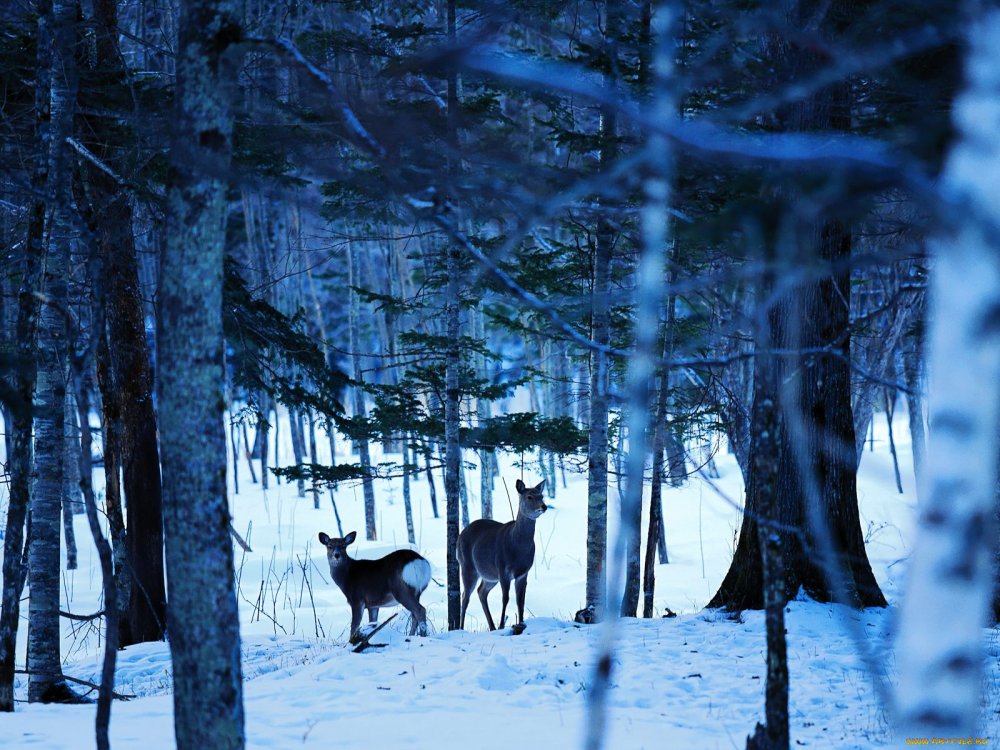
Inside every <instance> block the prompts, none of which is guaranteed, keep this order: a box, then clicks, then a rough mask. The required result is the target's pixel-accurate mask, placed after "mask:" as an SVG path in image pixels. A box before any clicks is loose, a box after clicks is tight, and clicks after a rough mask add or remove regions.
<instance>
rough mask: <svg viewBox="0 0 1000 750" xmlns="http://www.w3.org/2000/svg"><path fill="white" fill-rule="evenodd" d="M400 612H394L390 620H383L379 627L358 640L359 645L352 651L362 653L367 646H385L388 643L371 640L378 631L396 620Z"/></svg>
mask: <svg viewBox="0 0 1000 750" xmlns="http://www.w3.org/2000/svg"><path fill="white" fill-rule="evenodd" d="M398 614H399V612H397V613H396V614H394V615H393V616H392V617H390V618H389V619H388V620H386V621H385V622H383V623H382V624H381V625H379V626H378V627H377V628H375V629H374V630H373V631H372V632H370V633H369V634H368V635H366V636H365V637H364V638H362V639H361V640H360V641H358V643H357V645H356V646H355V647H354V648H353V649H351V651H352V652H353V653H355V654H360V653H361V652H362V651H364V650H365V649H366V648H382V647H383V646H385V645H386V644H384V643H372V642H371V640H372V637H373V636H374V635H375V634H376V633H377V632H378V631H380V630H381V629H382V628H384V627H385V626H386V625H388V624H389V623H390V622H392V621H393V620H395V619H396V616H397V615H398Z"/></svg>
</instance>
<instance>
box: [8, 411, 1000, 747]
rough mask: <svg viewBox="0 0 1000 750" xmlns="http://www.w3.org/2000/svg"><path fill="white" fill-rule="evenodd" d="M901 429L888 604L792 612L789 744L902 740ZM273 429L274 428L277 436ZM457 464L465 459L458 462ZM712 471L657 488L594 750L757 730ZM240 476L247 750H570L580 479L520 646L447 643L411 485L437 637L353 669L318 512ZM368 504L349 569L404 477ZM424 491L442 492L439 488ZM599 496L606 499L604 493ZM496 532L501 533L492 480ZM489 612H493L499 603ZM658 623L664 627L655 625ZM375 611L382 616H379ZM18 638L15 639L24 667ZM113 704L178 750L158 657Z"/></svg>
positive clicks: (393, 509) (88, 649) (581, 552)
mask: <svg viewBox="0 0 1000 750" xmlns="http://www.w3.org/2000/svg"><path fill="white" fill-rule="evenodd" d="M905 419H906V418H905V414H901V415H900V416H899V418H898V419H897V422H896V424H895V429H894V433H895V438H896V444H897V448H898V451H899V458H900V471H901V474H902V480H903V487H904V492H903V493H902V494H900V493H899V492H898V491H897V490H896V487H895V480H894V478H893V468H892V459H891V457H890V454H889V450H888V441H887V439H886V437H887V436H886V429H885V424H884V417H882V418H881V420H882V424H881V425H879V426H878V427H877V428H876V432H875V439H874V452H867V451H866V453H865V457H864V460H863V462H862V467H861V473H860V477H859V497H860V507H861V517H862V524H863V526H864V530H865V538H866V542H867V548H868V554H869V556H870V558H871V561H872V565H873V568H874V570H875V573H876V576H877V577H878V580H879V582H880V583H881V585H882V587H883V590H884V592H885V594H886V596H887V598H888V599H889V601H890V607H889V608H888V609H887V610H877V609H870V610H865V611H861V612H858V611H854V610H851V609H849V608H845V607H841V606H837V605H825V604H819V603H816V602H812V601H808V600H804V599H803V600H799V601H795V602H792V603H790V605H789V607H788V614H787V632H788V651H789V669H790V681H791V700H790V719H791V737H792V743H793V746H795V747H815V748H872V747H902V746H904V744H905V741H904V739H902V738H894V737H893V736H892V734H891V731H890V728H889V722H888V717H887V712H886V710H885V709H884V707H883V705H882V703H881V702H880V700H879V698H878V696H877V689H876V684H875V679H874V677H873V676H872V675H871V673H870V672H869V671H868V670H867V669H866V668H865V666H864V664H865V660H864V659H863V658H862V656H861V655H860V654H861V653H863V652H865V651H867V652H868V653H870V654H873V655H874V658H875V659H876V660H877V661H878V662H879V663H880V664H881V665H883V668H884V670H885V671H886V673H887V675H888V678H889V682H890V683H891V682H892V681H893V680H894V679H895V674H896V663H895V657H894V654H893V651H892V643H891V634H892V625H893V617H894V613H895V607H894V605H895V604H896V603H897V602H898V601H899V598H900V596H901V591H902V584H903V581H902V575H903V572H904V569H905V567H906V558H907V555H908V551H909V545H910V542H911V539H912V531H913V517H914V508H915V492H914V486H913V485H914V482H913V479H912V469H911V463H910V450H909V436H908V431H907V428H906V421H905ZM284 427H285V428H284V429H282V431H281V432H282V435H283V436H287V434H288V430H287V425H286V426H284ZM342 447H343V448H344V449H345V450H346V446H342ZM281 457H282V460H283V462H284V463H287V462H288V461H289V460H290V449H289V448H288V447H287V446H285V445H284V444H283V445H282V447H281ZM321 458H323V457H322V456H321ZM519 458H520V457H518V456H514V457H506V458H505V457H501V468H502V469H503V476H504V477H505V478H506V482H507V485H508V486H510V487H511V491H512V492H513V484H514V480H515V479H516V478H517V477H519V476H522V473H521V472H522V469H521V467H520V466H519V465H517V462H516V460H515V459H519ZM468 459H469V460H470V462H472V463H476V461H475V457H474V456H473V455H472V454H471V453H470V454H469V456H468ZM716 464H717V465H718V468H719V471H720V475H721V476H720V477H719V478H718V479H715V480H711V481H709V480H706V479H704V478H699V477H695V478H693V479H692V480H690V481H689V482H688V483H686V484H685V486H683V487H681V488H676V489H672V488H665V490H664V513H665V519H666V529H667V545H668V550H669V557H670V563H669V564H668V565H658V566H657V569H656V596H655V603H656V607H657V613H656V617H655V618H654V619H650V620H634V619H627V620H624V621H622V622H621V623H620V625H619V627H618V629H617V636H616V641H615V643H616V648H615V659H614V668H613V672H612V683H613V689H612V691H611V692H610V696H609V706H610V713H609V724H608V733H609V734H608V743H607V745H606V746H607V747H608V748H614V750H626V749H630V748H636V749H638V748H654V747H655V748H662V747H684V748H705V749H706V750H710V749H712V748H742V747H744V746H745V743H746V735H747V734H748V733H750V732H752V730H753V727H754V724H755V723H756V722H757V721H760V720H761V719H762V716H763V703H764V679H765V645H764V636H763V616H762V614H761V613H759V612H745V613H743V614H742V616H741V617H740V618H738V619H735V620H734V619H732V618H729V617H727V616H726V615H724V614H723V613H720V612H715V611H704V610H702V607H704V604H705V603H706V602H707V601H708V599H709V597H710V596H711V595H712V594H713V593H714V591H715V588H716V586H717V585H718V584H719V582H720V581H721V579H722V576H723V575H724V573H725V571H726V568H727V566H728V565H729V560H730V558H731V555H732V550H733V546H734V544H735V538H736V534H737V533H738V530H739V523H740V512H741V503H742V486H741V478H740V473H739V469H738V468H737V466H736V464H735V461H734V460H733V459H732V457H730V456H727V455H724V454H719V455H717V456H716ZM231 465H232V464H231ZM238 471H239V482H240V492H239V493H238V494H237V493H233V495H232V508H233V516H234V519H235V520H234V526H235V528H236V529H237V530H238V531H239V532H240V533H241V534H242V535H244V536H245V537H246V539H247V541H248V542H249V544H250V546H251V547H252V549H253V552H249V553H245V552H243V551H242V550H240V549H239V548H236V560H237V575H238V580H239V589H240V619H241V631H242V638H243V653H244V661H243V670H244V676H245V679H246V682H245V685H244V699H245V705H246V715H247V732H246V733H247V746H248V747H249V748H291V747H300V746H306V747H309V746H313V747H320V746H330V745H332V744H341V743H344V744H352V745H355V746H357V745H360V744H374V745H375V746H378V747H384V748H412V749H414V750H421V749H423V748H426V749H427V750H431V749H432V748H433V749H434V750H450V749H451V748H462V749H463V750H464V748H468V747H473V748H483V749H487V748H501V747H517V748H527V749H530V748H546V749H547V750H551V749H552V748H564V747H566V748H578V747H581V746H582V738H583V734H584V731H585V717H586V710H587V707H586V695H587V686H588V684H590V682H591V679H592V675H593V665H594V654H595V653H596V647H597V644H598V641H599V639H600V638H601V635H602V628H601V626H580V625H576V624H574V623H573V622H572V617H573V613H574V612H575V611H576V610H577V609H579V608H580V607H581V606H582V603H583V592H584V580H585V570H584V559H585V529H586V477H585V475H583V474H580V473H577V472H575V471H570V470H569V467H567V471H566V480H567V484H566V486H565V487H563V485H562V481H561V477H560V481H559V482H558V483H557V484H558V487H557V494H556V497H555V498H554V499H553V500H552V501H551V505H552V506H553V507H552V508H551V509H550V510H549V511H548V512H547V513H546V514H545V515H544V516H542V518H541V519H540V520H539V521H538V524H537V529H536V547H537V551H536V562H535V567H534V570H533V572H532V573H531V575H530V578H529V583H528V591H527V610H528V612H527V629H526V631H525V632H524V633H523V634H522V635H519V636H516V637H514V636H512V635H511V634H510V630H509V628H508V629H507V630H505V631H500V632H492V633H491V632H487V631H486V630H485V621H484V618H483V616H482V613H481V610H480V608H479V605H478V602H477V601H475V598H474V601H473V603H472V604H471V605H470V607H469V617H468V620H467V625H468V631H466V632H453V633H448V632H445V631H446V626H445V622H446V601H445V590H444V588H443V585H439V583H440V584H443V582H444V571H445V556H444V538H445V528H444V520H443V518H440V519H435V518H434V517H433V514H432V512H431V507H430V502H429V499H428V488H427V484H426V482H424V481H417V482H415V484H414V485H413V508H414V516H415V525H416V537H417V543H416V545H415V546H416V548H417V549H418V550H419V551H420V552H421V553H422V554H423V555H425V556H426V557H427V558H428V559H429V560H430V561H431V563H432V565H433V566H434V577H435V580H434V581H432V583H431V585H430V588H429V589H428V590H427V592H425V594H424V596H423V599H422V602H423V604H424V605H425V606H426V607H427V609H428V617H429V622H430V625H431V629H432V631H433V632H432V634H431V635H430V636H429V637H427V638H408V637H407V636H406V635H405V632H406V630H405V628H406V625H407V623H406V621H405V620H406V613H405V611H402V610H399V611H400V612H401V616H400V617H398V618H397V619H396V620H395V621H393V622H392V623H391V624H390V625H389V626H388V627H386V628H384V629H383V630H382V631H381V632H380V633H379V634H378V635H377V636H376V638H375V641H377V642H381V643H385V644H387V645H386V646H385V647H384V648H379V649H372V650H369V651H366V652H364V653H361V654H355V653H352V652H351V651H350V649H349V648H348V647H347V646H346V645H345V640H346V635H347V633H346V630H347V626H348V622H349V609H348V607H347V604H346V602H345V600H344V598H343V596H342V595H341V593H340V591H339V590H338V589H337V588H336V586H335V585H334V584H333V583H332V582H331V581H330V577H329V570H328V568H327V564H326V558H325V551H324V549H323V547H322V546H321V545H320V544H319V543H318V541H317V540H316V535H317V533H318V532H319V531H325V532H327V533H329V534H331V535H339V530H338V528H337V523H336V521H335V520H334V514H333V511H332V508H331V504H330V498H329V495H328V494H323V495H322V496H321V507H320V509H318V510H317V509H314V507H313V501H312V499H311V498H308V497H307V498H299V497H297V491H296V487H295V485H294V484H292V485H288V484H284V483H283V484H280V485H279V484H277V483H276V482H275V481H274V478H273V477H272V478H271V486H270V489H268V490H267V491H263V490H262V489H261V487H260V485H254V484H251V483H250V482H249V476H248V472H247V468H246V464H245V462H241V463H240V465H239V467H238ZM258 471H259V467H258ZM523 476H524V479H525V481H526V482H528V483H530V484H533V483H536V482H538V481H539V480H540V478H541V477H540V476H539V474H538V466H537V463H535V462H531V461H528V460H526V461H525V464H524V466H523ZM466 480H467V483H468V487H469V490H470V492H469V495H470V510H471V512H472V515H473V518H476V517H478V515H479V512H478V510H479V500H478V489H479V477H478V472H477V471H476V470H469V471H468V472H467V477H466ZM230 481H232V475H231V476H230ZM231 486H232V485H231ZM376 492H377V498H378V527H379V536H380V539H381V541H379V542H359V543H357V544H356V545H355V547H354V548H352V552H353V553H354V554H355V555H358V556H364V557H377V556H380V555H382V554H385V553H386V552H387V551H389V550H390V549H392V548H395V547H397V546H402V545H403V544H404V543H405V541H406V527H405V521H404V513H403V502H402V492H401V483H400V481H399V480H394V481H392V482H388V481H385V482H377V483H376ZM438 493H439V496H443V488H442V487H441V484H440V477H438ZM647 495H648V493H647ZM611 496H612V497H617V493H616V492H615V490H614V487H612V492H611ZM336 499H337V506H338V509H339V512H340V516H341V519H342V521H343V531H344V532H345V533H346V532H348V531H351V530H355V529H358V530H362V531H363V528H364V522H363V505H362V500H361V488H360V487H347V486H343V487H341V488H340V489H338V491H337V494H336ZM5 500H6V498H5V497H2V496H0V513H2V511H3V509H4V504H5ZM513 500H514V502H515V503H516V497H514V498H513ZM441 512H442V514H443V512H444V505H443V500H442V501H441ZM494 515H495V517H496V518H498V519H499V520H508V519H509V518H510V517H511V512H510V510H509V506H508V501H507V494H506V492H505V490H504V483H503V481H502V480H501V479H500V478H498V480H497V485H496V492H495V495H494ZM611 515H614V513H612V514H611ZM76 533H77V538H78V542H79V545H80V567H79V568H78V569H77V570H76V571H67V572H66V573H65V579H64V580H65V601H64V604H65V607H66V608H68V609H70V610H71V611H73V612H78V613H88V612H93V611H96V610H98V609H100V602H99V596H100V573H99V565H98V560H97V555H96V552H95V551H94V548H93V545H92V544H91V543H90V541H89V532H88V531H87V526H86V522H85V519H84V517H83V516H80V517H78V518H77V523H76ZM612 533H614V530H613V529H612ZM643 538H645V536H644V537H643ZM496 591H498V589H497V590H495V592H496ZM491 604H492V607H493V611H494V613H495V615H496V614H498V613H499V608H500V602H499V594H498V593H494V594H493V595H492V597H491ZM668 608H669V610H672V611H674V612H676V613H678V616H677V617H672V618H664V617H662V615H663V614H664V613H665V612H666V611H667V609H668ZM390 612H391V610H385V609H383V610H382V618H383V619H384V618H385V617H387V616H388V615H389V613H390ZM26 626H27V623H26V622H23V627H22V628H21V634H20V639H21V644H22V652H21V653H22V654H23V643H24V637H25V631H26V629H27V627H26ZM64 627H65V633H64V654H65V658H66V664H65V667H64V670H65V672H66V674H69V675H72V676H74V677H79V678H82V679H87V680H94V681H96V680H98V679H99V670H100V659H101V642H100V639H99V635H98V633H97V631H96V630H95V628H94V627H93V626H92V625H89V624H80V623H71V622H66V624H65V626H64ZM987 638H988V641H989V648H988V653H989V659H988V664H987V680H986V687H987V690H986V700H985V702H984V707H983V724H982V728H981V736H982V737H983V738H986V739H988V740H989V742H990V744H991V745H992V744H994V743H996V744H1000V714H998V710H1000V665H998V659H997V655H998V654H1000V645H998V639H997V631H996V630H989V631H987ZM22 663H23V662H22ZM116 689H117V690H118V691H119V692H123V693H129V694H133V695H135V696H137V697H136V698H135V699H133V700H130V701H128V702H116V703H115V705H114V708H113V713H112V729H111V743H112V747H115V748H142V750H159V749H160V748H170V747H173V716H172V702H171V696H170V692H171V678H170V658H169V650H168V647H167V645H166V644H163V643H158V644H144V645H140V646H135V647H131V648H128V649H125V650H124V651H122V652H120V654H119V659H118V672H117V680H116ZM25 693H26V683H25V681H24V680H23V679H21V680H20V681H19V683H18V687H17V694H18V696H19V697H20V698H23V697H24V696H25ZM93 719H94V707H93V706H41V705H28V704H27V703H23V702H22V703H18V706H17V712H16V713H15V714H12V715H10V714H8V715H2V716H0V738H2V745H3V747H4V748H15V747H17V748H29V747H30V748H77V747H89V746H91V745H92V742H93V740H92V734H91V732H92V727H93Z"/></svg>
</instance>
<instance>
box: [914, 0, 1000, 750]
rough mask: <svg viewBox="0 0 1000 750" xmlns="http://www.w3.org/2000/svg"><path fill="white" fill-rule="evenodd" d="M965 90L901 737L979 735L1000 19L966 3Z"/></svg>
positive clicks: (938, 274)
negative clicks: (969, 19)
mask: <svg viewBox="0 0 1000 750" xmlns="http://www.w3.org/2000/svg"><path fill="white" fill-rule="evenodd" d="M968 6H969V11H970V17H973V18H974V19H975V20H974V21H973V23H972V27H971V29H970V33H969V49H968V58H967V61H966V81H967V82H966V87H965V90H964V92H963V93H962V95H961V96H960V97H959V98H958V100H957V101H956V104H955V108H954V121H955V125H956V128H957V142H956V144H955V146H954V147H953V149H952V151H951V153H950V155H949V158H948V161H947V163H946V165H945V170H944V175H943V182H944V185H945V188H946V189H947V190H948V193H949V197H950V200H951V203H950V209H951V211H952V215H953V216H954V217H955V223H954V224H953V225H952V226H951V227H949V231H948V232H947V233H946V234H942V235H940V236H938V237H937V239H936V240H934V241H933V242H932V243H931V251H932V253H933V256H934V265H933V267H932V272H931V273H932V275H931V289H930V307H931V314H930V330H929V341H928V345H929V359H928V369H929V377H930V391H929V396H928V401H929V404H930V424H931V429H930V440H929V445H928V450H927V456H926V474H925V477H924V482H923V484H924V492H923V493H922V494H921V506H920V508H919V511H918V520H917V534H916V541H915V543H914V548H913V554H912V556H911V558H910V571H909V580H908V583H907V586H906V593H905V599H904V600H903V604H902V606H901V609H900V623H899V635H898V637H897V643H896V650H897V663H898V664H899V665H900V674H899V687H898V693H897V710H898V716H897V728H898V730H899V734H900V738H902V737H970V736H974V735H975V734H976V731H975V730H976V726H977V723H978V719H979V712H980V700H981V692H982V688H983V680H982V669H983V660H984V654H983V648H984V644H983V629H982V628H983V626H984V625H985V624H986V623H987V614H988V611H989V608H990V605H991V597H992V595H993V588H994V586H995V580H994V571H993V552H994V549H995V546H996V543H997V539H996V529H995V520H994V516H995V508H994V503H995V501H996V479H997V455H998V439H997V424H998V419H1000V392H998V390H997V387H996V386H997V383H998V382H1000V317H998V311H1000V243H998V241H997V225H998V222H1000V194H998V193H997V190H996V175H997V174H998V173H1000V65H998V64H997V61H996V50H997V49H998V47H1000V11H998V10H996V9H995V8H993V7H990V9H989V10H983V9H981V7H980V5H979V4H978V3H968Z"/></svg>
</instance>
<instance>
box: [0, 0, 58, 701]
mask: <svg viewBox="0 0 1000 750" xmlns="http://www.w3.org/2000/svg"><path fill="white" fill-rule="evenodd" d="M35 8H36V12H37V14H38V26H37V37H36V46H37V53H36V54H37V57H36V60H37V63H36V66H35V116H36V118H35V119H36V126H35V127H36V129H35V169H34V171H33V172H32V176H31V187H32V193H33V194H34V199H33V200H32V204H31V208H30V211H29V214H28V232H27V237H26V241H25V251H24V266H23V270H22V273H21V280H20V286H19V288H18V293H17V323H16V327H15V347H16V354H17V359H18V362H19V363H20V365H21V366H20V367H18V368H17V369H16V371H15V375H14V386H15V389H16V392H17V394H18V396H19V397H20V400H21V408H18V409H14V410H12V412H13V414H12V417H13V421H12V423H10V426H9V428H8V432H9V433H10V447H11V450H10V452H9V453H8V454H7V467H8V471H9V472H10V485H9V489H8V502H7V519H6V526H5V529H4V546H3V601H2V604H0V711H4V712H9V711H13V710H14V661H15V651H16V644H17V628H18V625H19V621H20V609H21V591H22V589H23V586H24V579H25V571H24V566H23V564H22V560H23V558H24V553H25V551H26V546H25V543H24V527H25V519H26V518H27V515H28V506H29V500H30V497H31V469H32V465H33V463H34V446H33V443H32V435H31V431H32V430H31V428H32V414H31V409H30V408H29V405H30V404H31V403H32V401H33V399H34V392H35V379H36V375H37V359H36V346H35V345H36V340H37V338H36V337H37V329H38V313H39V310H38V300H37V299H36V297H35V295H36V293H37V292H38V291H39V287H40V283H41V280H40V274H41V268H42V259H43V256H44V234H45V201H44V199H43V197H42V196H43V195H44V192H45V186H46V183H47V181H48V166H49V163H48V159H47V158H46V155H47V153H48V138H49V126H48V123H49V111H50V110H49V106H50V103H49V96H50V92H49V88H50V75H49V60H48V58H49V54H50V52H51V49H52V36H51V23H52V4H51V2H49V1H48V0H39V2H37V3H36V6H35Z"/></svg>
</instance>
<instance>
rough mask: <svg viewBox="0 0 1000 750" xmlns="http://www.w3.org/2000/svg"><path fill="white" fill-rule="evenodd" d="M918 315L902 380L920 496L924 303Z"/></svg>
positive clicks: (924, 449)
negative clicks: (904, 382) (904, 388)
mask: <svg viewBox="0 0 1000 750" xmlns="http://www.w3.org/2000/svg"><path fill="white" fill-rule="evenodd" d="M918 310H919V312H918V313H917V314H916V316H915V317H916V318H917V321H916V328H917V329H918V330H917V331H916V332H915V333H913V334H912V335H911V336H910V337H909V341H908V342H907V344H906V346H905V348H904V349H903V378H904V380H905V381H906V390H907V393H906V410H907V411H908V412H909V422H910V444H911V446H912V451H913V474H914V477H915V479H916V480H917V482H916V485H917V495H918V496H920V494H921V492H922V489H923V488H922V486H921V485H922V477H923V473H924V465H925V464H926V463H927V438H926V437H925V434H924V433H925V431H924V396H923V393H924V392H923V388H924V384H923V378H922V377H921V370H922V368H923V359H924V354H923V349H924V346H923V334H922V332H921V329H922V328H923V324H924V323H923V315H922V313H923V299H922V298H921V300H920V303H919V308H918Z"/></svg>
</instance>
